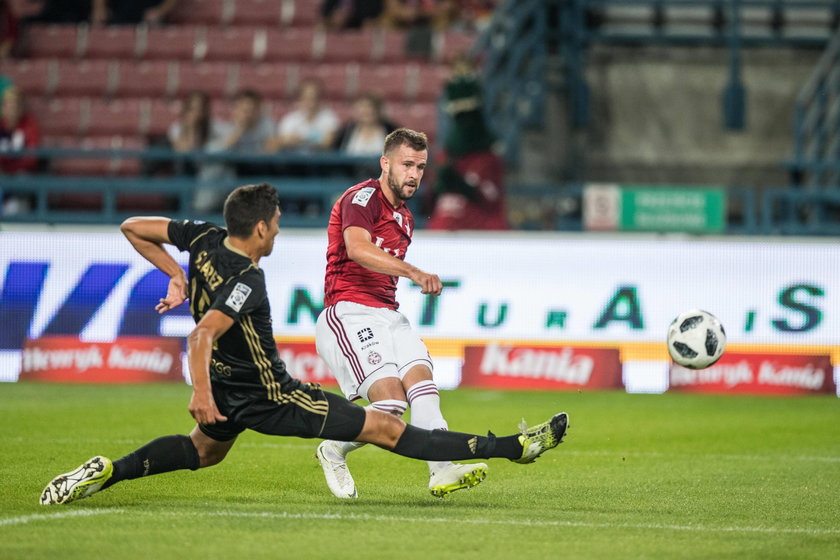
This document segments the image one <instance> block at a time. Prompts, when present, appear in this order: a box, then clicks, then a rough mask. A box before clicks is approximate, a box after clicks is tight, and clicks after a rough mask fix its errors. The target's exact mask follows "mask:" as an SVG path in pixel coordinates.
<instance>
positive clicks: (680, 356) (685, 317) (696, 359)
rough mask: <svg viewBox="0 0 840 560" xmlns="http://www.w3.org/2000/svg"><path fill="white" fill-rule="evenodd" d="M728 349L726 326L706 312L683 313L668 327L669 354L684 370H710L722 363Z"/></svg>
mask: <svg viewBox="0 0 840 560" xmlns="http://www.w3.org/2000/svg"><path fill="white" fill-rule="evenodd" d="M725 346H726V333H725V332H724V330H723V325H721V324H720V321H718V319H717V317H715V316H714V315H712V314H711V313H708V312H706V311H702V310H700V309H692V310H690V311H686V312H684V313H680V314H679V315H678V316H677V318H676V319H674V321H673V322H672V323H671V326H670V327H668V353H669V354H670V355H671V359H672V360H674V361H675V362H676V363H678V364H679V365H681V366H683V367H687V368H689V369H703V368H707V367H709V366H710V365H712V364H713V363H715V362H716V361H718V360H719V359H720V357H721V356H722V355H723V349H724V347H725Z"/></svg>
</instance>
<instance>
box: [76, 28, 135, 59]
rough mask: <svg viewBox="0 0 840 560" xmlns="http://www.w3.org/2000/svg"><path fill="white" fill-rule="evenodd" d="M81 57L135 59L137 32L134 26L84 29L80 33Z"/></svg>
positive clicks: (79, 51)
mask: <svg viewBox="0 0 840 560" xmlns="http://www.w3.org/2000/svg"><path fill="white" fill-rule="evenodd" d="M78 53H79V57H85V58H120V59H122V58H134V56H136V54H137V32H136V30H135V28H134V27H133V26H127V25H112V26H108V27H87V26H86V27H83V28H82V30H81V32H80V33H79V50H78Z"/></svg>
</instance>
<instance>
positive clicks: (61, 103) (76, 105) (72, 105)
mask: <svg viewBox="0 0 840 560" xmlns="http://www.w3.org/2000/svg"><path fill="white" fill-rule="evenodd" d="M29 103H30V107H31V109H32V111H33V113H34V114H35V115H37V117H38V123H39V124H40V126H41V134H43V135H44V136H61V135H72V134H78V133H79V131H80V129H81V122H82V113H83V109H84V112H87V110H89V106H88V102H87V100H86V99H82V98H78V97H62V98H58V99H44V98H40V99H30V101H29Z"/></svg>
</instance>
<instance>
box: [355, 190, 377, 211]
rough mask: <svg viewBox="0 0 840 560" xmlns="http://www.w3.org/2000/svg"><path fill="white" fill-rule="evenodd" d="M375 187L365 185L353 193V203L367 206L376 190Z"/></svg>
mask: <svg viewBox="0 0 840 560" xmlns="http://www.w3.org/2000/svg"><path fill="white" fill-rule="evenodd" d="M375 190H376V189H374V188H373V187H365V188H363V189H359V191H358V192H357V193H356V194H354V195H353V201H352V202H353V204H358V205H359V206H367V203H368V201H369V200H370V197H371V196H373V191H375Z"/></svg>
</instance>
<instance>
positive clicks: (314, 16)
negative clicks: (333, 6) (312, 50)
mask: <svg viewBox="0 0 840 560" xmlns="http://www.w3.org/2000/svg"><path fill="white" fill-rule="evenodd" d="M278 3H279V4H280V10H281V11H280V23H281V24H283V25H288V26H293V27H312V26H314V25H315V24H316V23H318V19H319V18H320V10H321V2H318V1H316V0H279V2H278Z"/></svg>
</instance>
